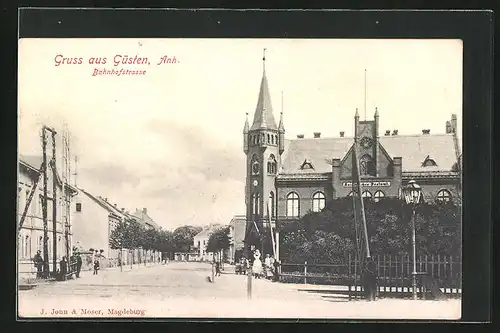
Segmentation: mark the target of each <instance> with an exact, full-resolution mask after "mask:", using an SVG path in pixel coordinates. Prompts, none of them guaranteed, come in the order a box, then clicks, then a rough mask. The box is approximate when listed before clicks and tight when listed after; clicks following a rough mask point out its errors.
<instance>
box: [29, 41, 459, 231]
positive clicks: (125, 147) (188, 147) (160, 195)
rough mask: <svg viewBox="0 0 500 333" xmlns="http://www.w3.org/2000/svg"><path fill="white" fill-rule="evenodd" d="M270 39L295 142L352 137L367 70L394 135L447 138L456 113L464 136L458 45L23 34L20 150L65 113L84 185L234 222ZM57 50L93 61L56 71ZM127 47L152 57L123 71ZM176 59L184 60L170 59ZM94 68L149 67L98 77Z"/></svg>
mask: <svg viewBox="0 0 500 333" xmlns="http://www.w3.org/2000/svg"><path fill="white" fill-rule="evenodd" d="M263 48H266V49H267V51H266V73H267V77H268V80H269V87H270V91H271V99H272V105H273V108H274V115H275V118H276V120H277V121H278V119H279V112H280V110H281V108H282V107H283V109H284V120H285V128H286V131H287V132H286V137H287V138H295V137H296V135H297V134H305V136H306V137H312V134H313V132H322V136H323V137H325V136H326V137H331V136H338V133H339V131H345V132H346V136H349V135H352V133H353V126H354V124H353V122H354V121H353V116H354V112H355V109H356V108H359V110H360V111H359V112H360V118H361V119H363V118H364V115H365V110H364V104H365V102H364V96H365V90H364V86H365V83H364V82H365V80H364V78H365V69H366V70H367V76H366V77H367V80H366V86H367V89H366V97H367V98H366V105H367V111H366V116H367V118H368V119H372V117H373V113H374V109H375V107H376V106H377V107H378V109H379V113H380V132H381V133H383V132H384V131H385V130H386V129H398V130H399V134H418V133H421V130H422V129H430V130H431V133H444V132H445V122H446V121H447V120H449V119H450V118H451V114H452V113H456V114H457V115H458V125H459V133H461V129H462V126H461V124H462V43H461V41H459V40H347V39H345V40H326V39H322V40H319V39H318V40H293V39H290V40H273V39H258V40H257V39H255V40H252V39H246V40H243V39H241V40H235V39H231V40H229V39H219V40H216V39H211V40H209V39H204V40H202V39H199V40H196V39H140V40H139V39H120V40H118V39H101V40H98V39H78V40H77V39H44V40H41V39H23V40H21V41H20V44H19V152H20V153H21V154H30V155H36V154H38V155H41V148H40V147H41V144H40V138H39V131H40V128H41V125H42V124H46V125H49V126H54V127H55V128H56V130H62V124H63V123H64V122H66V123H67V125H68V127H69V129H70V131H71V135H72V138H71V140H72V141H71V149H72V153H73V154H74V155H78V159H79V161H78V170H77V172H78V179H77V181H78V186H79V187H81V188H83V189H86V190H88V191H90V192H91V193H93V194H94V195H101V196H103V197H108V199H109V200H110V201H111V202H113V203H116V204H117V205H118V206H119V207H124V208H126V209H127V210H130V211H134V210H135V209H136V208H142V207H147V208H148V213H149V215H151V217H152V218H153V219H154V220H155V221H156V222H157V223H158V224H159V225H161V226H163V227H165V228H168V229H170V228H175V227H177V226H180V225H184V224H192V225H205V224H208V223H223V224H227V223H229V221H230V219H231V217H232V216H233V215H234V214H243V213H244V212H245V210H244V187H245V185H244V180H245V179H244V177H245V166H244V163H245V162H244V161H245V154H244V153H243V151H242V129H243V124H244V121H245V113H246V112H248V113H249V114H250V117H251V119H250V122H251V121H252V117H253V113H254V110H255V107H256V104H257V97H258V91H259V84H260V80H261V77H262V50H263ZM58 54H61V55H63V56H64V57H67V58H73V57H77V58H79V57H82V58H83V64H81V65H71V64H67V65H66V64H65V65H59V66H55V56H56V55H58ZM117 54H119V55H128V56H131V57H133V56H135V55H136V54H137V55H139V56H140V57H147V58H148V60H149V62H150V65H149V66H148V65H147V64H145V65H121V66H118V67H114V66H113V58H114V56H115V55H117ZM164 55H167V56H168V57H173V56H175V58H176V60H178V61H179V62H178V63H177V64H164V65H160V66H157V63H158V62H159V60H160V58H161V57H162V56H164ZM91 57H106V58H107V63H106V65H90V64H88V60H89V58H91ZM94 68H99V69H103V68H106V69H109V70H110V69H112V68H115V69H116V68H125V69H127V68H128V69H143V70H144V69H145V70H146V75H144V76H92V73H93V71H94ZM281 91H283V92H284V93H283V95H284V105H283V106H282V105H281ZM59 160H60V157H59Z"/></svg>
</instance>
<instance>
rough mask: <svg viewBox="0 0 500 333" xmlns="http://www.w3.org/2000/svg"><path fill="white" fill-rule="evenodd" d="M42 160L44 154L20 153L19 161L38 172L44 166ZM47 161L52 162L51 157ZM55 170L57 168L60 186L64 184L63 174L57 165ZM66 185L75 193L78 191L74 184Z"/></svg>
mask: <svg viewBox="0 0 500 333" xmlns="http://www.w3.org/2000/svg"><path fill="white" fill-rule="evenodd" d="M42 162H43V158H42V156H37V155H23V154H19V163H20V164H23V165H25V166H27V167H28V168H30V169H31V170H33V171H34V172H36V173H40V167H41V166H42ZM47 163H50V160H49V159H47ZM55 170H56V176H57V177H56V178H57V182H58V183H59V185H60V186H62V184H63V182H62V179H61V176H60V175H59V171H57V167H56V169H55ZM66 186H67V188H69V189H70V190H71V191H72V192H73V193H76V192H77V188H75V187H73V186H72V185H70V184H67V185H66Z"/></svg>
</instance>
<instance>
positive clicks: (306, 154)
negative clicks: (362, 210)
mask: <svg viewBox="0 0 500 333" xmlns="http://www.w3.org/2000/svg"><path fill="white" fill-rule="evenodd" d="M353 113H354V117H353V121H354V125H355V133H354V137H345V136H344V133H343V132H341V133H339V136H338V137H330V138H324V137H321V133H314V134H313V136H312V138H305V137H304V136H303V135H298V136H297V138H296V139H293V140H290V139H285V127H284V123H283V116H282V114H281V117H280V121H279V123H278V124H277V123H276V121H275V118H274V114H273V108H272V105H271V98H270V94H269V89H268V81H267V78H266V73H265V68H264V72H263V75H262V81H261V86H260V93H259V98H258V102H257V107H256V110H255V115H254V119H253V123H252V125H251V126H250V124H249V122H248V117H247V120H246V122H245V126H244V131H243V150H244V152H245V154H246V155H247V159H246V167H247V172H246V190H245V202H246V219H247V229H246V230H247V232H246V234H247V237H246V239H247V244H248V245H252V244H256V239H255V238H253V240H252V238H251V237H248V236H249V235H254V236H255V235H257V233H255V230H258V229H261V230H264V226H266V225H269V223H268V221H269V218H268V208H267V207H270V208H269V209H270V213H269V215H271V219H270V220H271V221H272V223H271V225H273V226H278V229H279V226H280V223H284V222H286V221H287V220H288V221H289V220H294V219H297V218H300V217H301V216H303V215H305V214H306V213H307V212H309V211H320V210H321V209H322V208H323V207H324V206H325V205H326V203H327V202H328V201H330V200H334V199H335V198H339V197H345V196H349V195H352V182H353V170H352V166H353V161H354V159H353V149H354V143H355V139H357V142H358V147H359V148H358V150H359V151H358V154H357V156H359V166H360V175H361V185H362V193H363V197H364V198H367V199H371V200H380V199H381V198H383V197H398V196H399V195H400V191H401V188H402V186H405V185H406V183H407V182H408V181H409V180H411V179H413V180H415V181H416V182H417V183H418V184H419V185H421V187H422V192H423V197H424V200H426V201H448V200H460V195H461V187H460V185H461V164H462V162H461V153H460V147H459V139H458V137H457V117H456V115H452V116H451V119H450V121H447V122H446V124H443V130H444V133H442V134H433V133H432V134H431V133H430V131H429V130H425V129H424V130H422V132H421V133H418V134H415V135H400V134H398V131H397V130H393V131H384V132H383V133H381V132H380V129H379V117H380V115H379V112H378V110H377V109H375V110H374V116H373V119H372V120H360V119H359V115H358V112H357V110H356V112H353ZM254 222H255V223H254ZM276 222H278V223H276ZM261 230H259V232H260V231H261ZM276 234H277V235H276V236H277V239H278V240H279V233H278V232H276Z"/></svg>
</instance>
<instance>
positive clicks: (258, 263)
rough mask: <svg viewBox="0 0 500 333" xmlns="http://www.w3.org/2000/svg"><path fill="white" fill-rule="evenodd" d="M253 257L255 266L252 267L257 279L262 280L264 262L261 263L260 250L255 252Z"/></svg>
mask: <svg viewBox="0 0 500 333" xmlns="http://www.w3.org/2000/svg"><path fill="white" fill-rule="evenodd" d="M253 257H254V261H253V265H252V271H253V272H254V274H255V278H256V279H260V276H261V274H262V261H260V251H259V249H257V250H255V252H254V254H253Z"/></svg>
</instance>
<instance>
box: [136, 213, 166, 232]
mask: <svg viewBox="0 0 500 333" xmlns="http://www.w3.org/2000/svg"><path fill="white" fill-rule="evenodd" d="M133 215H134V216H135V217H137V218H138V219H140V220H141V221H143V222H144V223H146V224H149V225H150V226H152V227H153V228H155V229H160V226H159V225H158V224H156V222H155V221H153V219H152V218H151V217H150V216H149V215H148V214H147V213H145V212H144V211H143V210H141V209H136V211H135V213H134V214H133Z"/></svg>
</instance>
